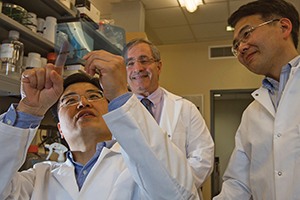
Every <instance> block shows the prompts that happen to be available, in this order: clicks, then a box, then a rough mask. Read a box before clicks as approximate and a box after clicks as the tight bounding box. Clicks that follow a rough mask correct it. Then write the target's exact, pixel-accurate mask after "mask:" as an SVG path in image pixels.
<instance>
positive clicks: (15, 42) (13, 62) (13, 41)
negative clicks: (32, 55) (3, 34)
mask: <svg viewBox="0 0 300 200" xmlns="http://www.w3.org/2000/svg"><path fill="white" fill-rule="evenodd" d="M19 36H20V34H19V32H18V31H15V30H11V31H9V34H8V39H6V40H4V41H3V42H2V45H1V52H0V58H1V62H2V64H1V70H0V73H2V74H5V75H7V76H10V77H11V78H14V79H19V78H20V75H21V69H22V62H23V55H24V45H23V43H22V42H20V41H19Z"/></svg>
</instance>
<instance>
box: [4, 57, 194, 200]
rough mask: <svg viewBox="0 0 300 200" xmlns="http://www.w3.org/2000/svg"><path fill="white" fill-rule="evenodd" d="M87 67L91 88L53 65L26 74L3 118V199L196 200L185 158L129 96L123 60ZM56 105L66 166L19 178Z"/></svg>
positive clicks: (82, 77)
mask: <svg viewBox="0 0 300 200" xmlns="http://www.w3.org/2000/svg"><path fill="white" fill-rule="evenodd" d="M84 59H86V66H85V67H86V72H87V73H88V74H90V75H92V76H93V75H94V74H95V73H98V74H99V77H100V78H99V79H96V81H95V79H94V78H91V77H90V76H89V75H87V74H74V75H71V76H69V77H68V78H66V79H65V80H64V81H63V79H62V77H61V75H60V74H59V73H58V71H62V70H59V69H57V67H55V66H53V65H52V64H48V65H47V66H46V67H44V68H35V69H30V70H26V71H25V72H24V73H23V75H22V80H21V82H22V83H21V93H22V99H21V101H20V102H19V104H18V105H12V106H11V107H10V108H9V110H8V112H7V113H5V114H3V115H2V116H1V118H0V119H1V121H0V145H1V156H0V165H1V170H0V177H1V181H0V199H19V200H20V199H21V200H27V199H34V200H41V199H49V200H50V199H51V200H55V199H57V200H68V199H70V200H71V199H73V200H75V199H78V200H85V199H101V200H130V199H132V200H142V199H149V200H154V199H157V200H158V199H159V200H162V199H166V200H170V199H174V200H175V199H191V200H192V199H193V200H194V199H199V197H198V194H197V189H196V186H195V180H194V177H193V175H192V174H193V173H192V170H191V169H190V167H189V165H188V163H187V161H186V158H185V155H184V154H183V153H182V152H181V151H180V150H179V149H178V147H177V146H175V145H173V144H172V143H171V141H170V140H169V139H168V137H167V135H166V134H165V133H164V132H163V131H162V130H161V129H160V127H159V126H158V125H157V123H156V122H155V120H154V119H153V117H152V116H151V115H150V114H149V112H148V111H147V110H146V109H145V108H144V107H143V105H142V104H140V103H139V101H138V99H137V98H136V97H135V96H134V95H132V93H130V92H128V90H127V81H126V69H125V64H124V60H123V58H122V57H121V56H116V55H113V54H110V53H108V52H106V51H99V52H98V53H97V55H94V54H93V53H90V54H88V55H86V56H85V57H84ZM63 83H64V84H63ZM100 85H101V86H102V87H100ZM101 88H103V90H102V89H101ZM57 100H58V102H57V114H58V118H59V123H58V125H57V126H58V129H59V132H60V134H61V136H62V137H64V138H65V140H66V141H67V143H68V145H69V148H70V151H69V152H68V153H67V160H66V162H64V163H55V162H42V163H38V164H36V165H35V166H34V167H33V168H32V169H29V170H26V171H22V172H18V169H19V167H20V166H21V165H22V163H23V162H24V159H25V156H26V150H27V149H28V146H29V145H30V143H31V140H32V138H33V137H34V135H35V132H36V131H37V128H38V125H39V123H40V121H41V119H42V118H43V116H44V114H45V113H46V111H47V110H48V109H49V108H50V107H51V106H52V105H53V104H54V103H55V102H56V101H57ZM141 119H142V120H141ZM112 138H113V139H112Z"/></svg>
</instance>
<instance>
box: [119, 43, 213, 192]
mask: <svg viewBox="0 0 300 200" xmlns="http://www.w3.org/2000/svg"><path fill="white" fill-rule="evenodd" d="M123 57H124V59H125V62H126V70H127V82H128V85H129V87H130V89H131V91H132V92H133V93H134V94H135V95H136V96H137V98H138V99H140V100H143V99H144V98H147V99H149V100H150V101H151V104H152V106H151V111H152V113H153V117H154V118H155V120H156V121H157V123H158V124H159V126H160V127H161V128H162V129H163V130H165V132H166V133H167V134H168V137H169V138H170V140H171V141H172V142H173V144H175V145H176V146H178V147H179V149H180V150H181V151H182V152H183V153H184V154H185V155H186V158H187V160H188V163H189V164H190V166H191V168H192V169H193V172H194V176H195V178H196V185H197V187H198V188H199V193H200V194H201V189H200V187H201V186H203V183H204V182H205V180H207V178H208V177H209V176H210V174H211V172H212V169H213V162H214V143H213V140H212V138H211V135H210V132H209V130H208V128H207V126H206V124H205V121H204V119H203V117H202V115H201V113H200V112H199V110H198V109H197V108H196V106H195V105H194V104H193V103H192V102H190V101H188V100H186V99H184V98H182V97H180V96H177V95H175V94H172V93H171V92H169V91H167V90H166V89H164V88H163V87H161V86H160V85H159V76H160V74H161V71H162V66H163V64H162V61H161V57H160V52H159V50H158V48H157V47H156V46H155V45H153V44H152V43H151V42H150V41H148V40H145V39H134V40H132V41H130V42H129V43H128V44H127V45H126V46H125V48H124V50H123Z"/></svg>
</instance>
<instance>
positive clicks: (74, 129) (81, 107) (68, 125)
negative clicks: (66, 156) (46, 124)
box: [58, 82, 111, 151]
mask: <svg viewBox="0 0 300 200" xmlns="http://www.w3.org/2000/svg"><path fill="white" fill-rule="evenodd" d="M98 90H99V89H98V88H97V87H96V86H94V85H93V84H91V83H87V82H79V83H74V84H71V85H69V86H68V87H67V88H66V89H65V91H64V92H63V94H62V96H61V98H60V100H59V102H60V104H61V105H60V108H59V109H58V116H59V119H60V121H59V123H58V129H59V131H60V133H61V135H62V136H63V137H64V138H65V139H66V141H67V143H68V144H69V146H70V149H71V150H73V151H74V150H76V149H77V148H80V145H85V144H88V143H89V142H91V143H92V144H94V143H98V142H100V141H104V140H109V139H111V133H110V131H109V129H108V127H107V125H106V123H105V122H104V119H103V118H102V115H104V114H106V113H107V112H108V102H107V100H106V99H105V98H101V99H99V98H98V99H95V97H93V96H88V95H87V94H90V92H91V91H98ZM70 94H78V95H79V96H80V101H79V102H78V103H75V104H74V103H72V104H70V105H67V106H63V105H62V102H64V101H63V99H65V98H66V97H67V96H69V95H70ZM87 97H90V100H88V99H87Z"/></svg>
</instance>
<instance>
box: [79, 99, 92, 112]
mask: <svg viewBox="0 0 300 200" xmlns="http://www.w3.org/2000/svg"><path fill="white" fill-rule="evenodd" d="M84 107H91V103H90V102H89V101H88V100H87V99H86V97H85V96H81V97H80V100H79V102H78V105H77V108H78V109H81V108H84Z"/></svg>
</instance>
